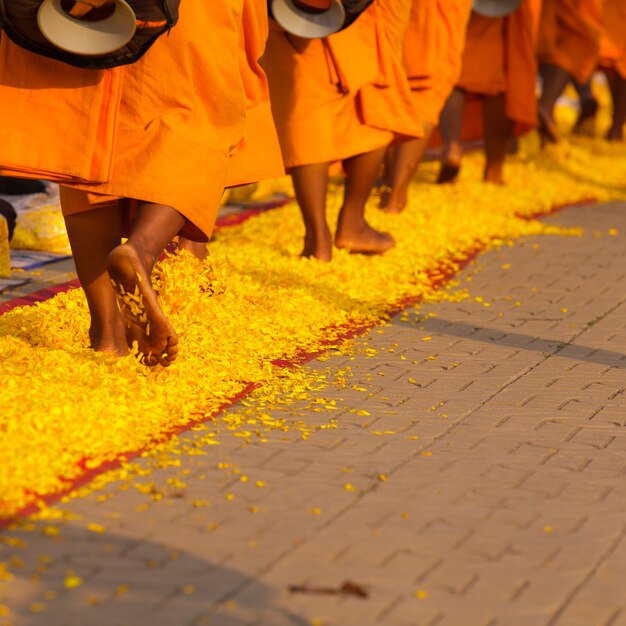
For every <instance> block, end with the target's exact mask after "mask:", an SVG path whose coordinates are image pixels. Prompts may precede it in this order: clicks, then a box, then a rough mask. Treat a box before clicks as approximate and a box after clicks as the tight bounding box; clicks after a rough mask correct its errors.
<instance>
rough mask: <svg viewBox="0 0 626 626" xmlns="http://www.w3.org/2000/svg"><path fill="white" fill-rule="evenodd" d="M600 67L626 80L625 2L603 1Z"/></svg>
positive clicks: (619, 0)
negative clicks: (610, 70)
mask: <svg viewBox="0 0 626 626" xmlns="http://www.w3.org/2000/svg"><path fill="white" fill-rule="evenodd" d="M600 66H601V67H603V68H608V69H613V70H615V71H616V72H617V73H618V74H619V75H620V76H621V77H622V78H624V79H626V2H625V1H624V0H604V5H603V10H602V34H601V36H600Z"/></svg>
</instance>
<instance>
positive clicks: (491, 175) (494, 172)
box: [483, 164, 506, 185]
mask: <svg viewBox="0 0 626 626" xmlns="http://www.w3.org/2000/svg"><path fill="white" fill-rule="evenodd" d="M483 180H484V181H485V182H486V183H491V184H492V185H506V183H505V182H504V167H503V165H502V164H499V165H492V166H488V167H486V168H485V173H484V175H483Z"/></svg>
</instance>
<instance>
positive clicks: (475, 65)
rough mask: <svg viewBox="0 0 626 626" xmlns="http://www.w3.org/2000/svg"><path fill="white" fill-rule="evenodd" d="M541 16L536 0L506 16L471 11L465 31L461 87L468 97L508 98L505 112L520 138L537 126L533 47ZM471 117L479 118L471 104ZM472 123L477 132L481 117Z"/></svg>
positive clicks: (459, 82)
mask: <svg viewBox="0 0 626 626" xmlns="http://www.w3.org/2000/svg"><path fill="white" fill-rule="evenodd" d="M539 13H540V2H539V1H538V0H523V1H522V4H521V5H520V7H519V8H518V9H517V10H516V11H514V12H513V13H511V14H509V15H507V16H505V17H500V18H490V17H484V16H482V15H478V14H477V13H474V12H472V15H471V17H470V20H469V24H468V27H467V36H466V40H465V49H464V52H463V58H462V69H461V76H460V78H459V81H458V83H457V86H458V87H460V88H461V89H463V90H465V91H467V92H468V93H470V94H478V95H483V96H484V95H496V94H498V93H504V94H506V113H507V116H508V117H509V118H510V119H512V120H513V121H514V122H515V123H516V134H520V133H523V132H527V131H528V130H530V129H531V128H533V127H534V126H536V124H537V100H536V93H535V91H536V81H537V61H536V57H535V47H536V38H537V28H538V21H539ZM468 115H469V116H471V117H472V118H474V117H477V115H476V113H475V110H474V108H473V107H472V106H471V104H470V106H468V107H466V118H467V117H468ZM468 123H469V124H470V126H472V127H474V128H478V127H481V126H482V123H481V122H479V121H478V120H477V119H476V120H471V121H470V122H468ZM472 134H474V133H472ZM481 134H482V133H481Z"/></svg>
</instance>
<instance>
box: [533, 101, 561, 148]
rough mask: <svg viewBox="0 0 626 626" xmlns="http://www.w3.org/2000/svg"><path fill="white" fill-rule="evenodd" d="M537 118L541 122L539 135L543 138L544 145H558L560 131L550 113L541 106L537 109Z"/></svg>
mask: <svg viewBox="0 0 626 626" xmlns="http://www.w3.org/2000/svg"><path fill="white" fill-rule="evenodd" d="M537 116H538V121H539V135H540V136H541V142H542V144H543V145H545V144H547V143H558V142H559V131H558V129H557V127H556V123H555V121H554V119H553V118H552V115H551V114H550V112H549V111H547V110H546V109H544V108H543V107H542V106H539V107H538V109H537Z"/></svg>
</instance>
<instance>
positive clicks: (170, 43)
mask: <svg viewBox="0 0 626 626" xmlns="http://www.w3.org/2000/svg"><path fill="white" fill-rule="evenodd" d="M249 2H252V3H256V4H258V5H259V6H261V5H262V6H263V7H264V8H265V3H264V2H263V1H262V0H222V1H220V2H205V1H204V0H186V1H185V2H183V3H181V8H180V20H179V23H178V24H177V25H176V27H174V28H173V29H172V31H171V33H170V34H169V36H163V37H161V38H160V39H159V40H158V41H157V42H156V43H155V44H154V46H153V47H152V48H151V49H150V50H149V51H148V53H147V54H146V55H145V56H144V57H143V58H142V59H141V60H139V61H138V62H137V63H135V64H134V65H130V66H124V67H119V68H114V69H111V70H102V71H99V70H98V71H96V70H82V69H77V68H74V67H70V66H68V65H66V64H63V63H60V62H57V61H54V60H52V59H46V58H43V57H39V56H37V55H34V54H32V53H30V52H27V51H25V50H23V49H21V48H19V47H17V46H15V45H14V44H13V43H12V42H10V41H9V40H8V38H7V37H3V38H2V41H1V42H0V114H2V117H3V119H10V120H11V124H10V125H2V127H1V128H0V145H1V146H2V148H1V149H0V171H1V172H2V173H3V174H8V175H15V176H24V177H36V178H44V179H47V180H52V181H56V182H59V183H63V184H66V185H70V186H72V187H76V188H79V189H83V190H85V191H87V192H88V198H89V201H90V203H91V206H100V205H101V204H107V203H110V202H111V200H112V198H113V199H115V198H130V199H135V200H139V201H145V202H154V203H158V204H164V205H167V206H171V207H174V208H175V209H176V210H178V211H179V212H180V213H182V214H183V215H184V216H185V218H186V219H187V220H188V221H189V222H190V223H191V224H193V225H194V226H195V229H196V230H198V229H199V231H201V233H202V234H203V236H204V237H208V236H210V234H211V232H212V229H213V225H214V222H215V218H216V215H217V211H218V209H219V205H220V198H221V194H222V191H223V189H224V186H225V185H226V183H227V179H228V170H229V166H230V161H231V156H232V155H233V154H234V153H235V151H236V149H237V146H238V145H239V144H240V142H241V140H242V137H243V136H244V133H245V119H246V108H250V107H246V89H245V86H244V81H243V79H242V72H241V58H240V55H239V54H238V51H239V50H241V49H242V48H241V45H242V44H241V31H242V29H244V31H245V24H244V16H245V14H246V12H245V10H244V7H245V5H247V4H248V3H249ZM260 15H262V14H261V12H260V10H259V16H260ZM257 43H258V42H257ZM246 49H247V48H246ZM251 54H252V53H251ZM259 54H260V52H259ZM252 56H254V55H253V54H252ZM278 171H279V170H278ZM87 206H88V207H89V206H90V205H87Z"/></svg>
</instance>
